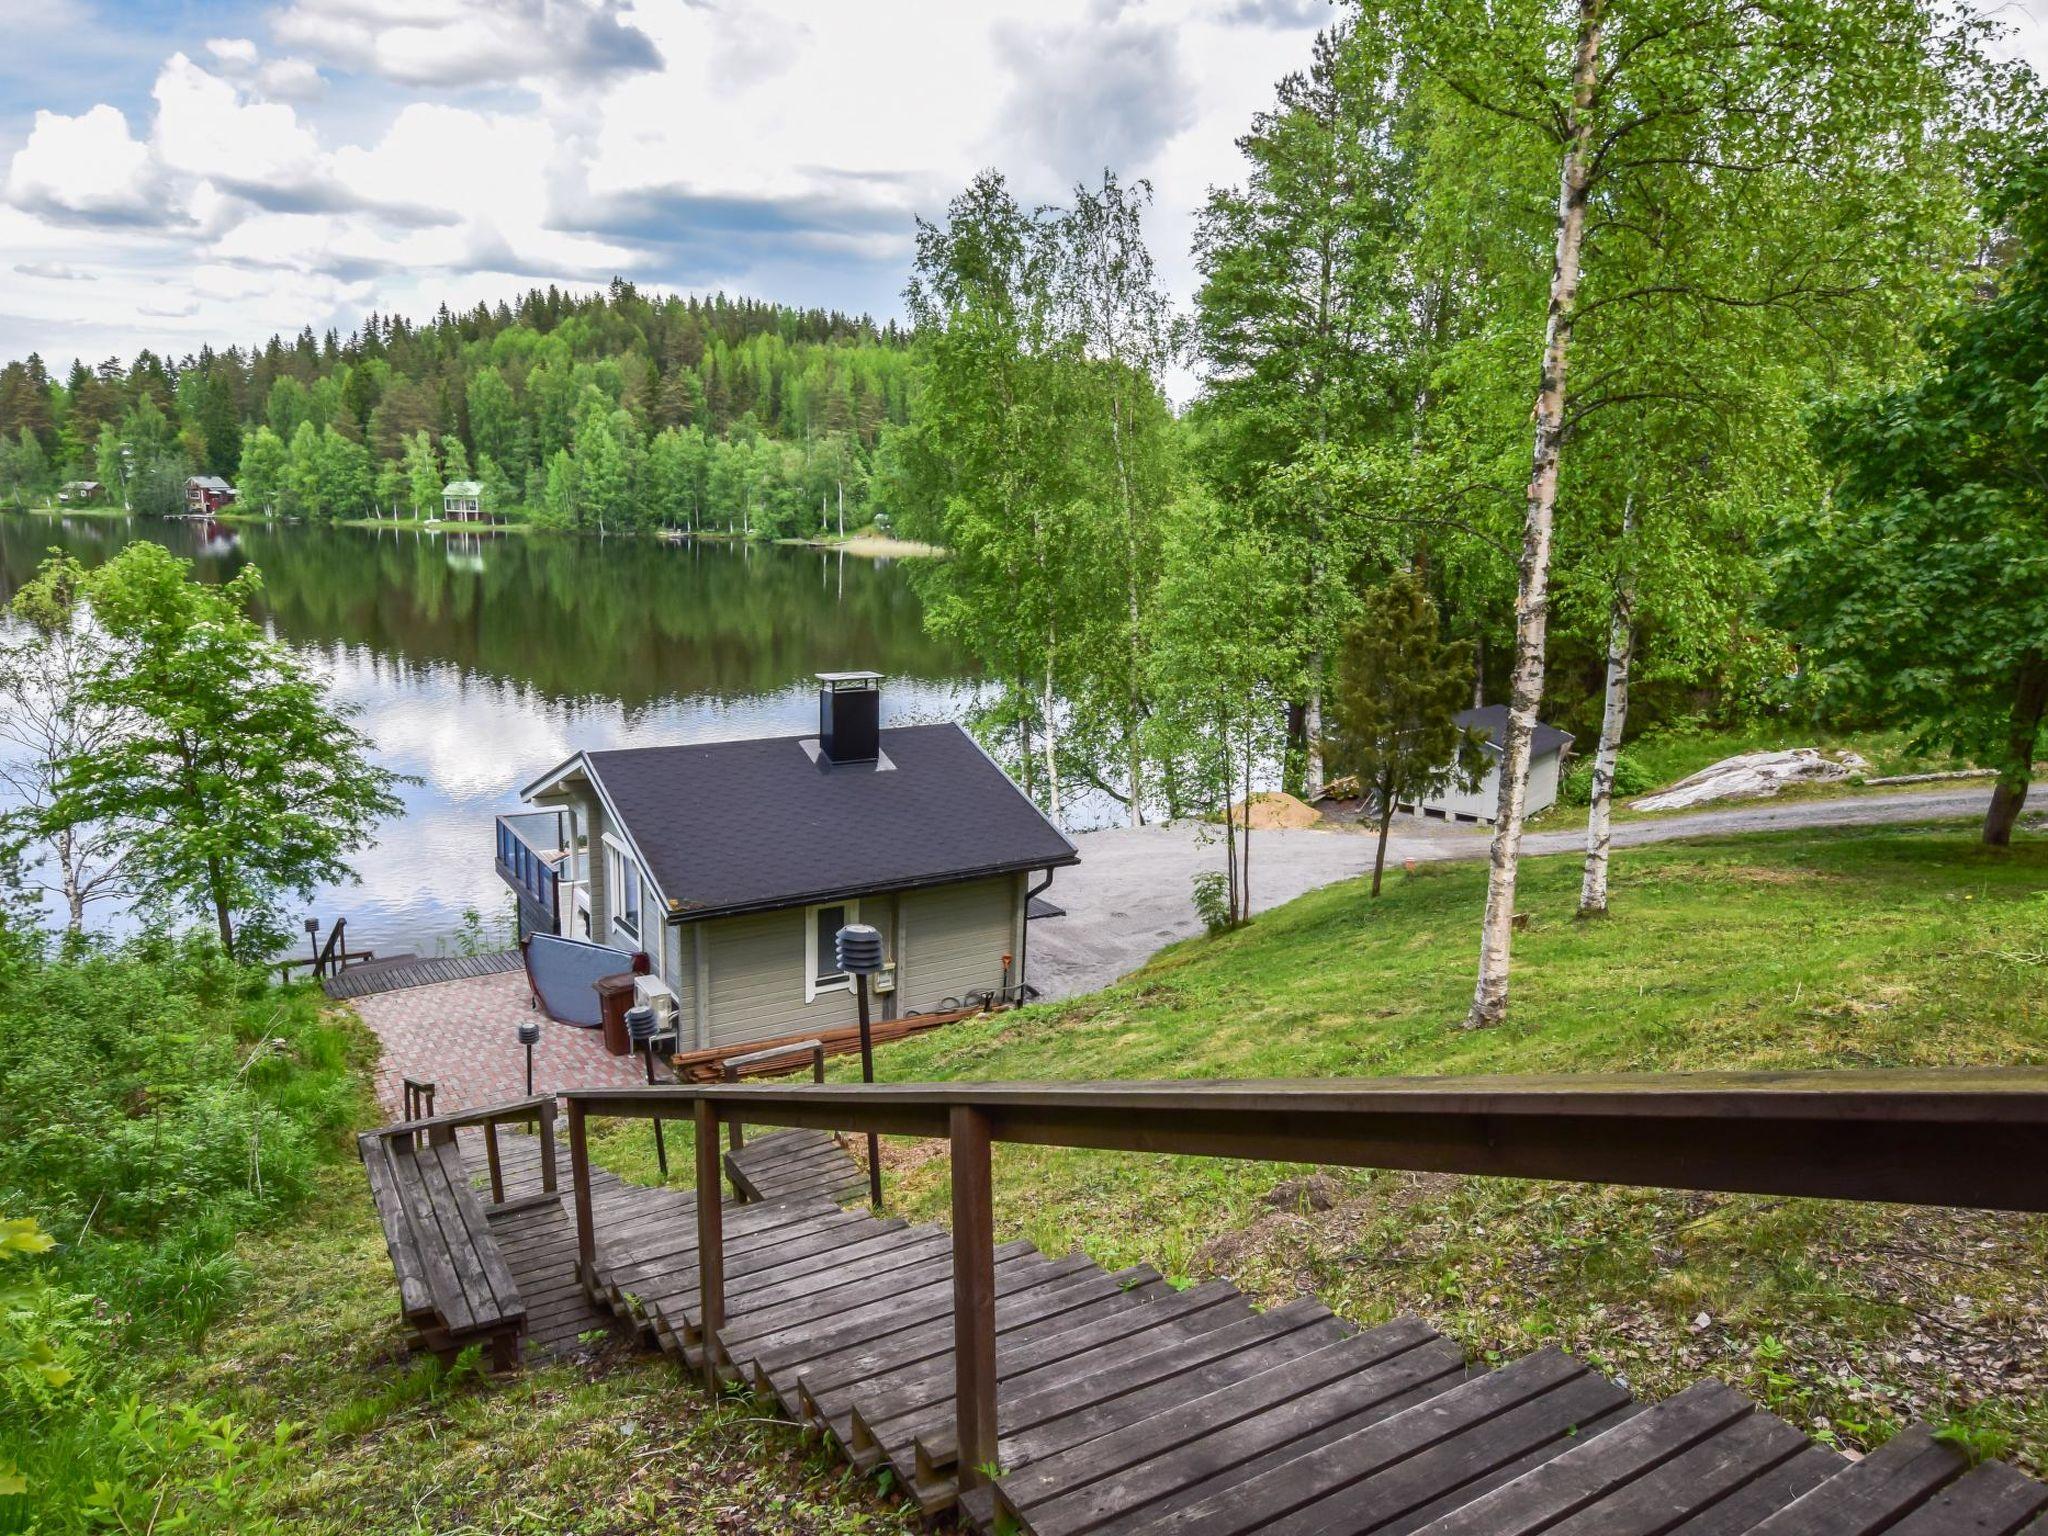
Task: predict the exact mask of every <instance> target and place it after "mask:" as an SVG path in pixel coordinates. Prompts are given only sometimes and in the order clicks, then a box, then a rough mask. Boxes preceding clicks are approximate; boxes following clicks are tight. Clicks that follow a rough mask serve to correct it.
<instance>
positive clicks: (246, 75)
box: [206, 37, 327, 101]
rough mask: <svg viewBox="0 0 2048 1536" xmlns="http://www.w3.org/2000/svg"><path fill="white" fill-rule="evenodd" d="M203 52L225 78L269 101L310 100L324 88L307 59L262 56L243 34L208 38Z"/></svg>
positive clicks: (250, 40) (316, 70)
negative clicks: (211, 56)
mask: <svg viewBox="0 0 2048 1536" xmlns="http://www.w3.org/2000/svg"><path fill="white" fill-rule="evenodd" d="M206 51H207V52H208V53H210V54H211V55H213V62H214V65H215V67H216V68H218V69H219V71H220V72H221V73H222V74H223V75H225V76H226V77H227V78H228V79H230V80H232V81H234V82H235V84H237V85H239V86H241V87H242V88H243V89H245V90H248V91H252V92H254V93H255V94H256V95H258V96H261V97H263V98H264V99H266V100H269V101H311V100H313V99H314V98H315V97H317V96H319V95H320V94H321V93H322V92H323V91H325V90H326V88H327V82H326V81H325V80H323V79H322V78H321V76H320V70H319V68H318V66H316V65H315V64H314V63H313V62H312V61H311V60H310V59H299V58H281V59H266V58H264V57H263V54H262V51H261V50H260V49H258V48H257V46H256V44H255V42H254V41H253V40H252V39H250V38H246V37H209V38H208V39H207V40H206Z"/></svg>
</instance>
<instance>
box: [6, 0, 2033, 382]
mask: <svg viewBox="0 0 2048 1536" xmlns="http://www.w3.org/2000/svg"><path fill="white" fill-rule="evenodd" d="M1984 3H1985V4H1986V7H1987V9H1991V10H1994V11H1995V13H1996V14H1997V15H1998V16H1999V17H2000V18H2001V19H2002V20H2004V21H2006V22H2008V23H2009V24H2010V25H2011V27H2012V28H2013V38H2012V42H2011V44H2010V46H2011V48H2012V49H2013V50H2014V51H2016V52H2019V53H2022V54H2024V55H2026V56H2028V57H2029V58H2031V59H2032V60H2033V62H2034V63H2035V65H2036V67H2037V68H2040V69H2042V70H2043V72H2044V73H2048V0H1984ZM1334 14H1335V12H1334V11H1333V10H1332V9H1331V6H1330V3H1329V0H1129V3H1124V0H989V3H977V0H861V3H859V4H848V3H845V0H837V3H834V0H810V3H805V0H259V3H250V0H215V3H197V0H126V3H121V0H0V40H4V44H5V46H4V47H0V166H4V167H5V174H4V177H0V358H6V357H20V356H23V355H25V354H26V353H27V352H29V351H30V350H35V351H38V352H40V353H41V354H42V356H43V359H44V361H45V363H46V364H48V365H49V366H50V367H51V368H52V370H53V371H61V370H62V369H65V368H67V367H68V366H69V364H70V362H71V360H72V359H73V358H74V357H78V358H83V359H85V360H86V361H87V362H88V363H91V362H97V361H98V360H100V359H102V358H105V357H108V356H110V355H116V354H118V355H120V356H121V357H123V358H132V357H133V355H134V353H135V352H136V350H137V349H138V348H140V347H143V346H148V347H151V348H153V349H155V350H156V351H158V352H160V353H164V354H167V355H169V356H171V357H173V358H175V357H178V356H182V355H184V354H186V353H188V352H190V351H193V350H195V349H196V348H197V347H198V346H199V345H200V344H201V343H202V342H207V343H212V344H214V345H216V346H220V345H225V344H228V343H231V342H241V343H243V344H259V343H261V342H262V341H263V340H264V339H265V338H266V337H268V336H269V335H270V334H271V333H272V332H278V331H281V332H283V333H285V334H286V335H290V334H294V333H296V331H297V330H298V329H299V327H301V326H303V325H311V326H312V327H313V328H314V329H315V330H316V331H320V330H325V329H327V328H328V327H330V326H331V327H334V328H336V329H338V330H340V331H342V332H343V333H344V334H345V333H346V332H347V331H349V330H350V329H352V328H353V327H354V326H355V325H357V324H358V323H359V322H360V321H361V319H362V318H363V316H364V315H365V314H367V313H369V312H370V311H372V310H376V311H395V312H398V313H402V314H407V315H412V316H415V317H423V316H426V315H429V314H431V313H432V312H433V310H434V309H435V308H436V306H438V305H439V304H441V303H442V302H444V301H445V302H447V303H448V304H449V305H450V306H451V307H454V308H463V307H467V306H472V305H474V304H476V303H477V302H478V301H485V302H496V301H497V300H499V299H501V298H509V297H511V296H513V295H515V294H517V293H518V292H520V291H522V290H523V289H525V288H527V287H529V286H531V285H533V284H535V283H543V284H544V283H548V282H556V283H563V284H580V285H596V284H602V283H604V282H606V281H608V280H609V279H610V278H611V277H613V276H614V275H621V276H625V277H628V278H630V279H632V280H633V281H635V282H637V283H639V284H640V285H641V286H642V287H643V288H651V289H655V290H659V291H676V292H686V293H710V292H713V291H717V290H720V289H722V290H724V291H726V292H728V293H732V294H747V295H750V296H753V297H757V298H764V299H772V300H777V301H780V302H783V303H789V304H801V305H818V306H826V307H834V308H838V309H842V310H849V311H865V312H867V313H870V314H872V315H874V316H876V317H877V318H878V319H881V318H888V317H890V316H895V315H900V314H901V313H902V289H903V285H904V281H905V278H906V277H907V275H908V271H909V266H910V258H911V253H912V247H913V241H914V230H915V225H914V220H915V219H916V218H917V217H918V216H923V217H925V218H936V217H939V216H941V215H943V213H944V210H945V205H946V202H947V199H948V198H949V197H951V196H952V195H953V194H954V193H955V192H957V191H958V190H959V189H960V188H961V187H962V186H963V185H964V184H965V183H966V181H967V180H968V178H969V177H971V176H972V175H973V174H974V173H975V172H976V171H978V170H980V169H981V168H983V167H986V166H995V167H997V168H999V169H1000V170H1002V171H1003V172H1004V173H1005V174H1006V175H1007V176H1008V177H1009V178H1010V179H1011V181H1012V183H1013V184H1014V185H1015V186H1016V187H1017V189H1018V190H1019V192H1020V194H1021V195H1022V196H1023V197H1025V198H1026V199H1027V200H1031V201H1056V200H1058V199H1059V198H1060V197H1061V195H1062V194H1063V193H1064V192H1065V191H1066V190H1067V189H1069V188H1071V187H1072V186H1073V184H1074V183H1075V182H1077V181H1083V180H1093V179H1095V178H1097V177H1099V176H1100V174H1101V172H1102V171H1103V169H1104V168H1105V167H1114V168H1115V169H1116V170H1117V171H1118V173H1119V174H1120V175H1122V176H1123V177H1124V178H1125V179H1126V180H1127V181H1128V180H1131V179H1134V178H1137V177H1145V178H1148V179H1149V180H1150V181H1151V183H1152V186H1153V188H1154V193H1155V197H1156V202H1155V205H1154V209H1153V213H1152V216H1151V219H1150V223H1149V228H1148V235H1149V237H1150V240H1151V244H1152V247H1153V250H1154V252H1155V255H1156V257H1157V259H1158V261H1159V265H1160V269H1161V275H1162V277H1163V278H1164V280H1165V282H1166V284H1167V286H1168V287H1169V289H1170V290H1171V291H1172V292H1173V293H1174V295H1175V296H1176V297H1177V298H1179V299H1180V300H1182V301H1183V302H1185V301H1186V300H1187V299H1189V298H1190V297H1191V296H1192V293H1193V290H1194V273H1193V268H1192V263H1191V261H1190V259H1189V255H1188V248H1189V242H1190V237H1191V235H1192V233H1193V229H1194V221H1195V217H1196V214H1197V213H1198V211H1199V209H1200V207H1201V204H1202V200H1203V198H1204V196H1205V194H1206V192H1207V190H1208V189H1209V188H1210V187H1212V186H1216V185H1223V184H1229V183H1232V182H1235V181H1237V180H1239V179H1240V178H1241V175H1242V171H1243V162H1242V158H1241V156H1240V155H1239V153H1238V151H1237V148H1236V140H1237V137H1238V136H1239V135H1240V134H1241V133H1243V132H1244V131H1245V128H1246V127H1247V125H1248V124H1249V122H1250V120H1251V117H1252V114H1253V113H1254V112H1255V111H1257V110H1258V109H1259V108H1261V107H1262V106H1265V105H1266V104H1268V103H1269V102H1270V101H1271V99H1272V95H1273V88H1274V85H1275V83H1276V82H1277V81H1278V80H1279V78H1280V77H1281V76H1282V75H1284V74H1286V73H1287V72H1288V71H1290V70H1293V69H1297V68H1301V67H1303V66H1304V65H1305V64H1306V62H1307V58H1308V52H1309V45H1310V41H1311V39H1312V37H1313V35H1314V32H1315V30H1316V29H1317V28H1318V27H1320V26H1324V25H1327V24H1328V23H1329V21H1330V20H1331V19H1332V18H1333V16H1334Z"/></svg>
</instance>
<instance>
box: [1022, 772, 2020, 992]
mask: <svg viewBox="0 0 2048 1536" xmlns="http://www.w3.org/2000/svg"><path fill="white" fill-rule="evenodd" d="M2044 793H2048V785H2044V784H2037V785H2035V786H2034V788H2033V791H2032V792H2031V793H2030V795H2029V799H2030V801H2034V803H2036V804H2038V803H2039V802H2038V800H2037V799H2036V797H2038V796H2041V795H2042V794H2044ZM1990 798H1991V791H1990V789H1989V787H1972V788H1970V789H1943V790H1928V791H1914V792H1911V793H1905V794H1887V795H1877V794H1872V795H1867V796H1859V797H1856V798H1851V799H1842V800H1802V801H1789V802H1787V803H1785V804H1782V805H1751V806H1743V807H1738V808H1730V809H1726V810H1718V811H1691V812H1682V813H1677V814H1674V815H1670V816H1660V817H1656V818H1654V819H1651V820H1645V821H1626V822H1621V823H1619V824H1618V825H1616V827H1615V829H1614V843H1615V846H1617V847H1623V848H1627V847H1635V846H1637V845H1640V844H1643V843H1663V842H1670V841H1671V840H1673V839H1674V838H1681V837H1704V836H1709V835H1714V834H1719V833H1724V832H1779V831H1788V830H1796V829H1798V828H1801V827H1856V826H1871V825H1879V824H1884V823H1890V822H1915V821H1945V820H1950V819H1954V818H1959V817H1973V816H1982V815H1983V814H1984V809H1985V806H1986V805H1987V804H1988V803H1989V802H1990ZM1492 836H1493V834H1492V832H1491V830H1490V829H1488V828H1485V827H1470V826H1458V825H1455V824H1450V823H1446V822H1441V821H1425V820H1423V819H1421V818H1420V817H1415V816H1401V817H1397V818H1396V819H1395V822H1394V827H1393V831H1392V833H1391V834H1390V835H1389V837H1388V839H1387V867H1388V868H1390V869H1395V868H1399V866H1400V865H1401V863H1402V861H1403V860H1405V859H1414V860H1417V861H1418V862H1420V861H1422V860H1426V859H1428V860H1434V859H1483V858H1485V857H1486V855H1487V849H1488V847H1489V846H1490V844H1491V841H1492ZM1585 837H1586V832H1585V827H1584V825H1583V824H1581V825H1578V826H1574V827H1570V828H1565V829H1561V830H1559V831H1555V832H1532V833H1529V834H1528V835H1527V836H1525V837H1524V838H1523V839H1522V851H1523V852H1524V853H1531V854H1535V853H1563V852H1569V851H1572V850H1575V849H1579V848H1582V847H1584V846H1585ZM1074 842H1075V843H1076V845H1078V846H1079V848H1080V850H1081V862H1080V863H1079V864H1078V865H1076V866H1075V867H1073V868H1071V869H1063V870H1061V871H1059V873H1058V875H1057V876H1056V878H1055V879H1054V881H1053V884H1052V889H1051V890H1049V891H1047V892H1046V893H1045V899H1046V900H1048V901H1050V902H1052V903H1053V904H1054V905H1056V906H1060V907H1064V908H1065V909H1066V916H1064V917H1055V918H1044V919H1041V920H1039V921H1037V922H1034V923H1033V924H1032V925H1031V934H1030V944H1031V951H1030V956H1029V961H1028V964H1029V970H1030V975H1031V980H1032V983H1033V985H1035V986H1037V987H1039V988H1041V989H1042V990H1043V991H1044V992H1045V994H1046V995H1047V996H1048V997H1054V998H1060V997H1073V996H1075V995H1076V994H1078V993H1082V992H1092V991H1094V990H1095V989H1096V988H1098V987H1104V986H1107V985H1108V984H1109V983H1110V982H1112V981H1115V980H1116V979H1117V978H1118V977H1119V976H1123V975H1126V974H1128V973H1129V972H1131V971H1133V970H1136V969H1137V968H1138V967H1139V966H1140V965H1142V964H1144V963H1145V961H1146V960H1147V959H1149V958H1150V957H1151V956H1152V954H1153V953H1154V952H1155V951H1156V950H1158V949H1159V948H1160V947H1161V946H1163V945H1166V944H1171V943H1172V942H1174V940H1176V939H1184V938H1187V937H1189V936H1190V935H1191V934H1194V933H1196V932H1198V931H1200V928H1201V923H1200V922H1199V921H1198V920H1197V919H1196V917H1195V906H1194V899H1193V895H1192V882H1193V880H1194V877H1195V874H1196V872H1197V871H1199V870H1204V869H1221V868H1222V867H1223V842H1222V835H1221V833H1220V832H1219V831H1218V830H1217V829H1216V828H1214V827H1210V826H1207V825H1204V824H1201V823H1195V822H1176V823H1174V824H1172V825H1170V826H1163V827H1116V828H1111V829H1108V830H1106V831H1101V832H1083V833H1079V834H1077V835H1076V836H1075V838H1074ZM1372 849H1373V839H1372V838H1371V837H1370V836H1369V835H1367V834H1365V833H1362V832H1355V831H1323V830H1313V831H1271V832H1254V833H1253V834H1252V854H1251V882H1252V907H1253V910H1254V911H1259V912H1263V911H1265V910H1266V909H1267V908H1269V907H1276V906H1279V905H1280V904H1281V903H1282V902H1286V901H1292V900H1293V899H1294V898H1295V897H1297V896H1300V895H1302V894H1303V893H1305V892H1308V891H1312V890H1314V889H1315V888H1316V887H1317V886H1321V885H1328V884H1329V883H1330V882H1331V881H1333V880H1346V879H1349V878H1351V877H1352V876H1354V875H1361V874H1365V873H1367V872H1368V871H1370V870H1371V868H1372Z"/></svg>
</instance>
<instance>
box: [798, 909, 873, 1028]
mask: <svg viewBox="0 0 2048 1536" xmlns="http://www.w3.org/2000/svg"><path fill="white" fill-rule="evenodd" d="M805 916H806V922H805V927H804V1001H805V1002H807V1003H808V1002H809V1001H811V999H813V998H814V997H816V996H817V995H818V994H819V993H820V992H844V991H846V990H847V989H848V988H849V987H850V986H851V985H852V978H851V977H849V976H848V975H847V974H846V972H844V971H842V970H840V969H839V956H838V945H837V944H835V943H834V942H833V941H834V940H835V939H837V938H838V936H839V930H840V929H842V928H844V927H845V926H846V925H847V924H848V923H857V922H859V921H860V903H859V902H857V901H832V902H826V903H825V904H824V905H822V906H816V907H812V908H810V909H809V911H808V912H807V913H806V914H805Z"/></svg>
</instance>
